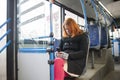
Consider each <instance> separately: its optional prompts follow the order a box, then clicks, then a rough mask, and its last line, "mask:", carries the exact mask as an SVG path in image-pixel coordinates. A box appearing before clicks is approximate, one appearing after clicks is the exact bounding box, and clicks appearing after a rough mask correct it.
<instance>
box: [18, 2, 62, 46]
mask: <svg viewBox="0 0 120 80" xmlns="http://www.w3.org/2000/svg"><path fill="white" fill-rule="evenodd" d="M22 1H23V2H24V0H22ZM19 2H21V1H19ZM21 3H22V2H21ZM30 5H32V6H30ZM52 8H53V9H52V17H53V18H52V24H53V33H54V38H56V39H60V38H61V25H60V7H58V6H56V5H54V4H53V7H52ZM18 10H19V13H18V15H17V16H18V20H19V23H18V25H17V26H18V30H19V43H20V44H19V47H20V48H41V47H42V48H46V47H48V43H49V41H50V39H49V38H48V37H49V35H50V5H49V2H48V1H45V0H29V1H26V2H24V3H23V4H21V5H20V3H18ZM43 37H46V38H43Z"/></svg>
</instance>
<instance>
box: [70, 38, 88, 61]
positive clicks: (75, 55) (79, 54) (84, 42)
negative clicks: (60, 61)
mask: <svg viewBox="0 0 120 80" xmlns="http://www.w3.org/2000/svg"><path fill="white" fill-rule="evenodd" d="M88 40H89V39H88V37H87V36H83V37H82V38H81V40H80V43H79V44H80V47H79V51H74V52H70V53H69V56H68V60H73V59H76V60H78V59H83V58H86V55H87V52H88V46H89V45H88V44H89V41H88Z"/></svg>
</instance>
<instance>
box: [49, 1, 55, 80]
mask: <svg viewBox="0 0 120 80" xmlns="http://www.w3.org/2000/svg"><path fill="white" fill-rule="evenodd" d="M50 42H53V24H52V3H51V2H50ZM50 48H51V49H53V45H50ZM50 60H51V61H53V60H54V53H53V51H51V52H50ZM50 80H54V65H53V64H52V63H51V64H50Z"/></svg>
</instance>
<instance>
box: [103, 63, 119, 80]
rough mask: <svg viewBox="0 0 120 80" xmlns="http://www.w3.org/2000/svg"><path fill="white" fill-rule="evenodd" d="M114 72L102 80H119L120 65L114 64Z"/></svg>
mask: <svg viewBox="0 0 120 80" xmlns="http://www.w3.org/2000/svg"><path fill="white" fill-rule="evenodd" d="M114 68H115V70H114V71H112V72H110V73H109V74H108V75H107V76H106V77H105V78H104V80H120V63H115V64H114Z"/></svg>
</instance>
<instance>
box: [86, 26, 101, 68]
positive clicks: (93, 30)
mask: <svg viewBox="0 0 120 80" xmlns="http://www.w3.org/2000/svg"><path fill="white" fill-rule="evenodd" d="M100 30H101V28H100V26H99V25H98V24H93V25H88V32H89V37H90V51H91V55H92V58H91V59H92V60H91V68H92V69H93V68H94V51H95V50H99V49H100V38H101V36H100V35H101V34H100Z"/></svg>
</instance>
